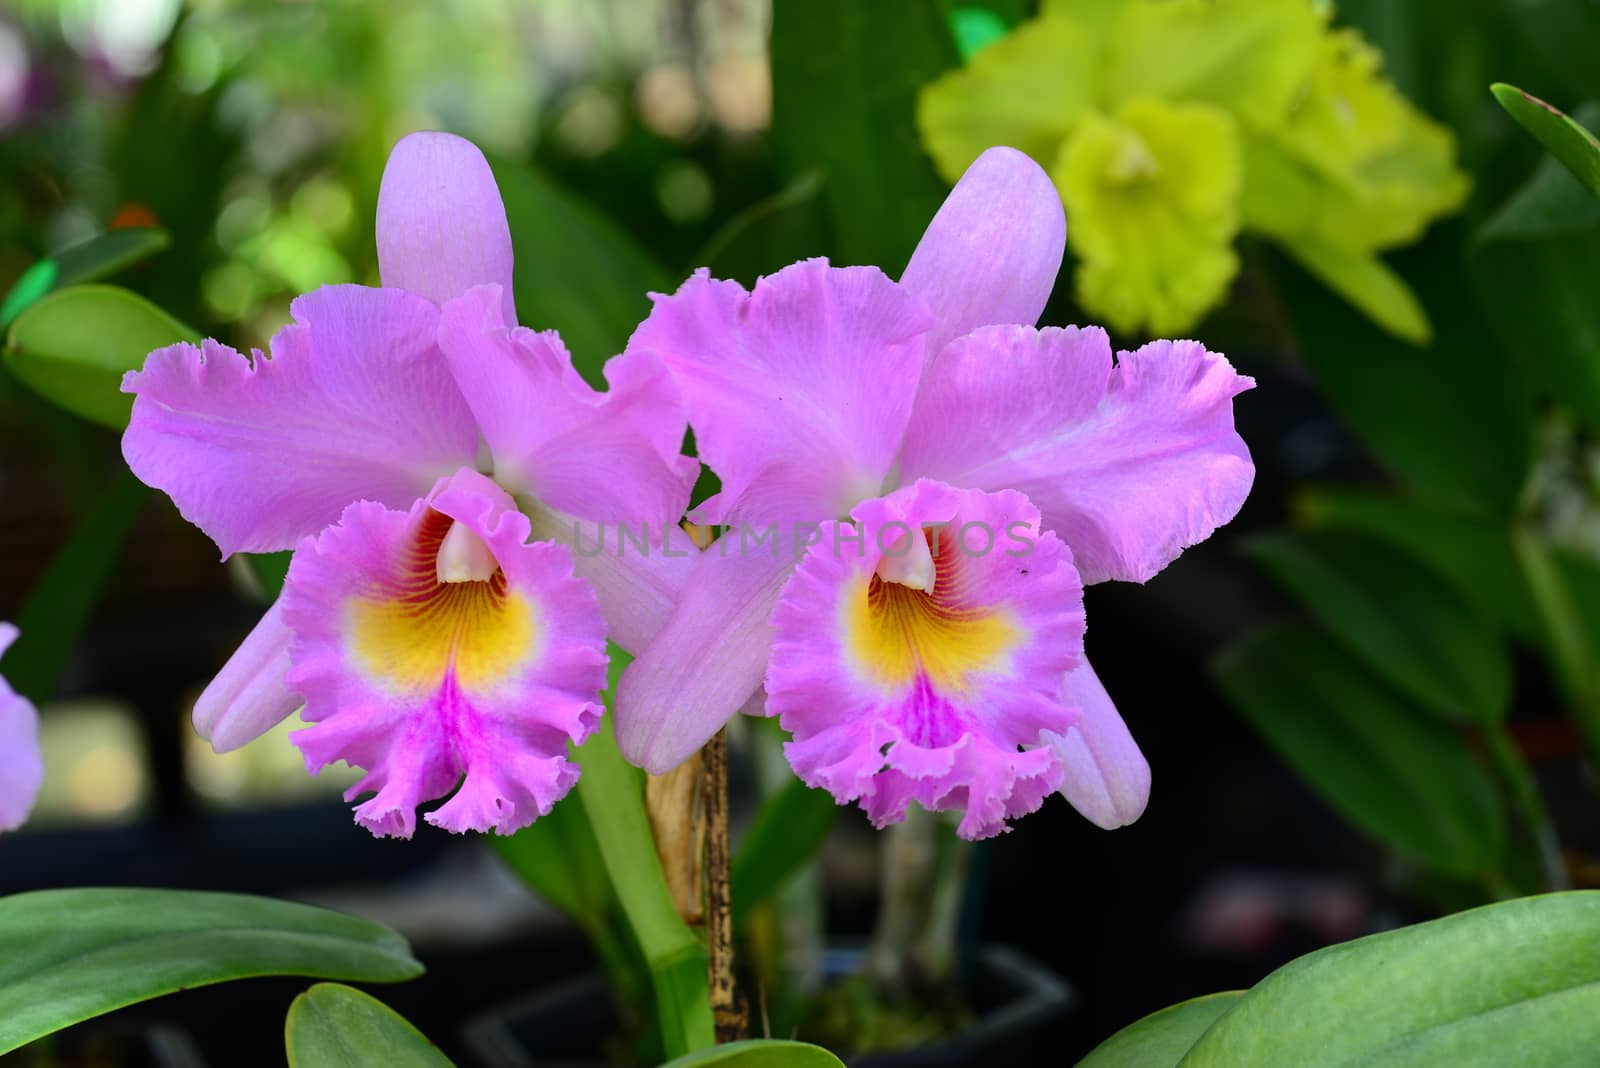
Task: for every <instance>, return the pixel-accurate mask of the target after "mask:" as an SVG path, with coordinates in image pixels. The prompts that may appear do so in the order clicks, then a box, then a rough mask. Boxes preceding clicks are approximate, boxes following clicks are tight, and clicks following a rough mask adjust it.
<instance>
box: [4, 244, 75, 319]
mask: <svg viewBox="0 0 1600 1068" xmlns="http://www.w3.org/2000/svg"><path fill="white" fill-rule="evenodd" d="M60 273H61V265H60V264H58V263H57V262H56V261H55V260H53V259H50V258H48V257H47V258H45V259H42V260H39V261H38V262H36V263H35V264H34V265H33V266H31V267H29V268H28V269H27V270H26V271H23V272H22V275H21V277H19V278H18V279H17V281H16V284H15V285H13V286H12V287H11V289H10V291H9V292H7V293H6V299H5V300H4V301H3V302H0V330H3V329H5V328H6V327H8V326H10V325H11V323H12V321H13V320H15V319H16V317H17V316H19V315H21V314H22V313H23V312H24V311H25V310H26V309H28V308H29V307H31V306H32V305H33V303H34V302H35V301H37V300H38V299H39V298H40V297H42V296H44V295H45V294H46V293H48V292H50V291H51V290H52V289H54V288H55V287H56V277H57V276H58V275H60Z"/></svg>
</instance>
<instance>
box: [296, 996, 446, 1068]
mask: <svg viewBox="0 0 1600 1068" xmlns="http://www.w3.org/2000/svg"><path fill="white" fill-rule="evenodd" d="M283 1045H284V1049H285V1051H286V1052H287V1053H288V1055H289V1068H451V1062H450V1058H448V1057H446V1056H445V1055H444V1054H443V1053H440V1052H439V1047H438V1046H435V1045H434V1044H433V1043H432V1042H430V1041H428V1039H427V1037H426V1036H424V1035H423V1033H422V1032H421V1031H418V1030H417V1029H416V1028H415V1027H413V1026H411V1023H410V1022H409V1021H407V1020H406V1019H405V1018H404V1017H403V1016H401V1015H400V1014H399V1013H397V1012H395V1011H394V1010H393V1009H391V1008H389V1006H387V1005H385V1004H384V1003H383V1002H381V1001H379V1000H378V999H377V998H375V997H373V996H372V995H371V994H364V993H362V992H361V991H359V990H356V989H354V988H352V987H348V986H342V985H340V984H338V983H318V984H317V985H316V986H313V987H312V988H311V989H310V990H307V991H306V992H305V993H304V994H301V995H300V996H299V997H297V998H295V999H294V1002H293V1003H292V1004H290V1006H289V1017H288V1019H287V1020H285V1021H284V1025H283Z"/></svg>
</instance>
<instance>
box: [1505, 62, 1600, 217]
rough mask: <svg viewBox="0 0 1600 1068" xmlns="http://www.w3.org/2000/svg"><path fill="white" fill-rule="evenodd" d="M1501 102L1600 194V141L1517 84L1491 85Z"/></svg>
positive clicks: (1558, 157) (1586, 184) (1567, 166)
mask: <svg viewBox="0 0 1600 1068" xmlns="http://www.w3.org/2000/svg"><path fill="white" fill-rule="evenodd" d="M1489 88H1490V89H1491V90H1492V91H1493V92H1494V97H1495V99H1496V100H1498V101H1500V106H1501V107H1503V108H1505V109H1506V111H1508V112H1510V114H1511V117H1512V118H1513V119H1516V120H1517V122H1519V123H1521V124H1522V126H1523V128H1524V129H1526V130H1527V131H1528V132H1529V133H1531V134H1533V136H1535V137H1537V138H1538V139H1539V143H1540V144H1542V145H1544V147H1545V148H1547V149H1549V150H1550V154H1551V155H1552V156H1554V157H1555V158H1556V159H1558V160H1560V161H1561V165H1562V166H1564V167H1566V168H1567V170H1569V171H1571V172H1572V176H1573V177H1574V178H1576V179H1578V181H1580V182H1582V183H1583V185H1584V188H1585V189H1587V190H1589V192H1591V193H1593V194H1594V195H1595V196H1597V197H1600V141H1597V140H1595V136H1594V134H1592V133H1590V132H1589V131H1588V130H1586V129H1584V128H1583V127H1582V126H1580V125H1578V124H1577V123H1576V122H1574V121H1573V120H1572V118H1571V116H1569V115H1567V114H1566V113H1565V112H1563V111H1562V110H1560V109H1559V108H1557V107H1555V106H1554V105H1552V104H1547V103H1545V102H1544V101H1543V100H1540V99H1539V98H1538V97H1536V96H1534V95H1533V94H1532V93H1527V92H1524V91H1523V90H1521V89H1518V88H1517V87H1516V86H1514V85H1506V84H1505V83H1504V82H1496V83H1495V84H1493V85H1491V86H1490V87H1489Z"/></svg>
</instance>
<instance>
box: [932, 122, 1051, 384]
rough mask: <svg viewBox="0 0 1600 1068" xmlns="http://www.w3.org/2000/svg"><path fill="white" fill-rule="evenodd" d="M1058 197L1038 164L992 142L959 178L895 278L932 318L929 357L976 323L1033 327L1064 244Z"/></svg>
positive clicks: (1042, 305) (974, 327)
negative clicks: (908, 260)
mask: <svg viewBox="0 0 1600 1068" xmlns="http://www.w3.org/2000/svg"><path fill="white" fill-rule="evenodd" d="M1066 239H1067V223H1066V216H1065V215H1064V214H1063V213H1062V210H1061V195H1060V194H1059V193H1058V192H1056V187H1055V185H1054V184H1053V183H1052V182H1051V181H1050V176H1049V175H1048V174H1046V173H1045V172H1044V170H1043V168H1041V167H1040V166H1039V165H1038V164H1037V163H1035V162H1034V161H1033V160H1031V159H1029V158H1028V157H1027V156H1025V155H1023V154H1022V153H1021V152H1018V151H1017V150H1016V149H1013V148H991V149H989V150H988V151H987V152H985V153H984V154H983V155H981V156H979V157H978V158H977V160H976V161H974V162H973V164H972V166H970V167H968V168H967V172H966V173H965V174H963V175H962V176H961V180H960V181H959V182H957V183H956V186H955V188H954V189H952V190H951V191H950V195H949V196H948V197H946V198H945V202H944V204H943V205H942V206H941V207H940V208H939V211H938V213H937V214H936V215H934V217H933V221H932V222H931V223H929V224H928V229H927V230H926V231H925V232H924V233H923V235H922V240H921V241H920V242H918V243H917V249H916V251H915V252H913V253H912V254H911V262H910V263H909V264H907V265H906V269H905V273H904V274H903V275H901V277H900V284H901V285H903V286H905V287H906V288H907V289H909V290H911V292H913V293H915V294H916V295H917V296H919V297H921V298H922V301H923V303H924V304H926V305H927V306H928V308H929V310H931V311H932V312H933V314H934V317H935V318H936V319H937V320H938V324H937V325H936V326H935V327H934V328H933V330H932V331H930V332H929V334H928V356H929V358H930V359H933V358H936V357H937V356H938V354H939V352H940V351H941V350H942V349H943V348H944V346H945V344H946V343H948V342H949V341H951V340H952V339H954V338H957V337H960V336H961V335H962V334H966V333H970V332H971V331H973V330H976V329H977V328H978V327H980V326H989V325H992V324H995V323H1022V324H1024V325H1027V326H1032V325H1033V324H1034V323H1035V322H1037V321H1038V319H1039V315H1040V313H1042V312H1043V311H1044V306H1045V302H1046V301H1048V300H1049V299H1050V292H1051V290H1053V289H1054V288H1055V284H1056V274H1057V273H1058V272H1059V271H1060V270H1061V256H1062V253H1063V251H1064V249H1065V247H1066Z"/></svg>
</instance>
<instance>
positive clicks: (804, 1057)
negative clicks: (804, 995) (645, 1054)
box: [661, 1038, 844, 1068]
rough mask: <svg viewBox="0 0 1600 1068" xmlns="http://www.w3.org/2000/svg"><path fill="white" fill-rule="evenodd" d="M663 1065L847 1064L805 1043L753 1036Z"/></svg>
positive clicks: (836, 1067)
mask: <svg viewBox="0 0 1600 1068" xmlns="http://www.w3.org/2000/svg"><path fill="white" fill-rule="evenodd" d="M661 1068H844V1063H843V1062H842V1061H840V1060H839V1058H838V1057H835V1056H834V1055H833V1054H831V1053H829V1052H828V1051H827V1050H825V1049H823V1048H822V1047H821V1046H813V1045H811V1044H809V1043H806V1042H786V1041H783V1040H781V1039H776V1038H752V1039H748V1040H746V1041H744V1042H729V1043H728V1044H727V1045H724V1046H717V1047H715V1048H713V1049H703V1050H700V1051H699V1052H697V1053H691V1054H689V1055H688V1056H686V1057H679V1058H678V1059H677V1060H674V1061H669V1062H667V1063H666V1064H664V1065H662V1066H661Z"/></svg>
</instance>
